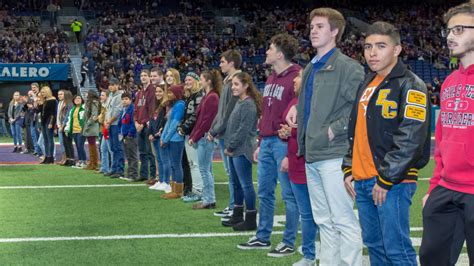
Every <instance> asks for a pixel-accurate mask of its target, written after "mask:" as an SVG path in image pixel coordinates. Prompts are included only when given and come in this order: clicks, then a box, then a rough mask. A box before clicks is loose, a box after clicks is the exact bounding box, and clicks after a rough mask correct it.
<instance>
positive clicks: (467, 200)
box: [420, 186, 474, 266]
mask: <svg viewBox="0 0 474 266" xmlns="http://www.w3.org/2000/svg"><path fill="white" fill-rule="evenodd" d="M462 233H464V234H462ZM463 237H465V239H466V243H467V251H468V255H469V265H473V263H474V195H471V194H466V193H461V192H457V191H453V190H449V189H447V188H444V187H442V186H437V187H436V188H435V189H433V191H432V192H431V193H430V196H429V197H428V200H427V201H426V205H425V207H424V208H423V239H422V242H421V247H420V262H421V265H428V266H431V265H436V266H443V265H453V262H455V261H456V260H457V258H454V256H456V253H457V251H459V250H460V245H462V242H463V241H462V238H463ZM453 255H454V256H453Z"/></svg>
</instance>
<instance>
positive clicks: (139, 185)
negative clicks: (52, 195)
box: [0, 184, 146, 189]
mask: <svg viewBox="0 0 474 266" xmlns="http://www.w3.org/2000/svg"><path fill="white" fill-rule="evenodd" d="M144 186H146V185H145V184H111V185H55V186H3V187H0V189H45V188H48V189H50V188H113V187H144Z"/></svg>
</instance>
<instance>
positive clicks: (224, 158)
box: [219, 138, 234, 209]
mask: <svg viewBox="0 0 474 266" xmlns="http://www.w3.org/2000/svg"><path fill="white" fill-rule="evenodd" d="M219 148H220V151H221V158H222V161H223V162H224V170H225V173H226V174H227V176H228V177H229V208H230V209H233V208H234V181H233V180H232V178H231V177H230V171H229V156H227V155H225V154H224V150H225V145H224V139H223V138H220V139H219Z"/></svg>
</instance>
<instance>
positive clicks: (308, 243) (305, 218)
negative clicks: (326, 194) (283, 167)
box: [290, 181, 318, 260]
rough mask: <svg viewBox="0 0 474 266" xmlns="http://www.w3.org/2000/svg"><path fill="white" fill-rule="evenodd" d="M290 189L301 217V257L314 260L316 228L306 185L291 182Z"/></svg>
mask: <svg viewBox="0 0 474 266" xmlns="http://www.w3.org/2000/svg"><path fill="white" fill-rule="evenodd" d="M290 182H291V181H290ZM291 188H292V190H293V194H294V195H295V198H296V203H297V204H298V210H299V212H300V215H301V237H302V241H301V242H302V245H303V255H304V257H305V258H306V259H309V260H314V259H315V258H316V246H315V245H314V242H315V241H316V234H317V233H318V226H317V225H316V223H315V222H314V219H313V210H312V209H311V200H310V198H309V192H308V185H306V184H295V183H293V182H291Z"/></svg>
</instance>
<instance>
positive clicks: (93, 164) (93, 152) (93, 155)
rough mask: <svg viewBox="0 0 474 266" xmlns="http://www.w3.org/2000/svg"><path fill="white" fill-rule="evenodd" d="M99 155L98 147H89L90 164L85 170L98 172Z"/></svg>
mask: <svg viewBox="0 0 474 266" xmlns="http://www.w3.org/2000/svg"><path fill="white" fill-rule="evenodd" d="M98 160H99V158H98V154H97V147H96V145H89V163H88V164H87V167H86V168H84V169H85V170H97V169H98V168H97V165H98V164H99V162H98Z"/></svg>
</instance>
